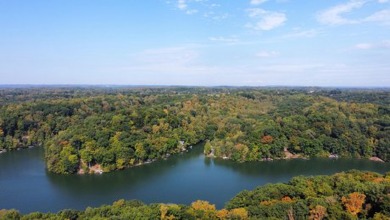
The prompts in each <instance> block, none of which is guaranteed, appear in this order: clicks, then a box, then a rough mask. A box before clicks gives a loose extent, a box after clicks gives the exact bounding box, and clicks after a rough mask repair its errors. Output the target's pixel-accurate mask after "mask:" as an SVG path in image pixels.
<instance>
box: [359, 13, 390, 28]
mask: <svg viewBox="0 0 390 220" xmlns="http://www.w3.org/2000/svg"><path fill="white" fill-rule="evenodd" d="M364 21H371V22H379V23H381V24H385V25H390V10H381V11H377V12H375V13H374V14H372V15H370V16H368V17H366V18H365V19H364Z"/></svg>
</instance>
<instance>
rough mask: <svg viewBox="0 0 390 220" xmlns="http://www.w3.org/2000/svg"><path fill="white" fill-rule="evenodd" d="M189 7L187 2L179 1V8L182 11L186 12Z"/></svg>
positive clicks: (184, 0)
mask: <svg viewBox="0 0 390 220" xmlns="http://www.w3.org/2000/svg"><path fill="white" fill-rule="evenodd" d="M187 7H188V5H187V2H186V0H178V1H177V8H179V9H180V10H186V9H187Z"/></svg>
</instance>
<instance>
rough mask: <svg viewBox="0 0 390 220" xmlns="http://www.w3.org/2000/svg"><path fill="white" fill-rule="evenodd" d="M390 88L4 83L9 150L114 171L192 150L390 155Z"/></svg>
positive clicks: (2, 117) (2, 131) (2, 113)
mask: <svg viewBox="0 0 390 220" xmlns="http://www.w3.org/2000/svg"><path fill="white" fill-rule="evenodd" d="M389 102H390V91H389V90H385V89H384V90H348V89H321V88H223V87H221V88H174V87H172V88H171V87H163V88H126V87H112V88H103V87H79V88H72V87H63V88H57V87H46V88H34V87H33V88H3V89H0V152H4V151H6V150H13V149H19V148H23V147H30V146H43V147H44V148H45V158H46V163H47V168H48V170H49V171H51V172H54V173H63V174H72V173H77V172H78V173H93V172H108V171H111V170H117V169H124V168H127V167H131V166H136V165H140V164H143V163H145V162H151V161H153V160H156V159H159V158H164V157H168V156H169V155H170V154H174V153H178V152H181V151H185V150H186V149H187V148H188V147H189V146H191V145H194V144H196V143H199V142H202V141H204V142H206V143H205V154H207V155H209V156H215V157H222V158H226V159H231V160H235V161H239V162H245V161H260V160H270V159H281V158H285V157H315V156H329V155H337V156H340V157H357V158H369V157H372V156H376V157H379V158H381V159H382V160H384V161H390V147H389V146H390V103H389Z"/></svg>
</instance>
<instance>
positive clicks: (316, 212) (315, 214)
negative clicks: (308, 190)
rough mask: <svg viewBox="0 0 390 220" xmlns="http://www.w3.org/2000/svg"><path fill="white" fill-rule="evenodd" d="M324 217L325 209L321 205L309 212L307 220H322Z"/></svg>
mask: <svg viewBox="0 0 390 220" xmlns="http://www.w3.org/2000/svg"><path fill="white" fill-rule="evenodd" d="M325 216H326V208H325V207H323V206H321V205H316V207H314V208H313V209H312V210H310V216H309V219H312V220H322V219H323V218H324V217H325Z"/></svg>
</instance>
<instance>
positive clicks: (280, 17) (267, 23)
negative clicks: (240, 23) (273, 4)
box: [247, 8, 287, 31]
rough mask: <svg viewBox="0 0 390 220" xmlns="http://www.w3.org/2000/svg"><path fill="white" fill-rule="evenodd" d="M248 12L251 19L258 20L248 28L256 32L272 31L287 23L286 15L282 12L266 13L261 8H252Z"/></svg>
mask: <svg viewBox="0 0 390 220" xmlns="http://www.w3.org/2000/svg"><path fill="white" fill-rule="evenodd" d="M247 11H248V16H249V17H251V18H253V19H257V21H256V22H254V23H249V24H248V25H247V27H250V28H253V29H255V30H263V31H268V30H272V29H274V28H277V27H279V26H282V25H283V24H284V23H285V22H286V21H287V17H286V15H285V14H284V13H281V12H274V11H266V10H264V9H261V8H251V9H248V10H247Z"/></svg>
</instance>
